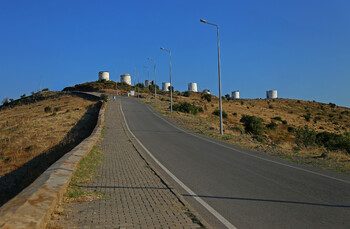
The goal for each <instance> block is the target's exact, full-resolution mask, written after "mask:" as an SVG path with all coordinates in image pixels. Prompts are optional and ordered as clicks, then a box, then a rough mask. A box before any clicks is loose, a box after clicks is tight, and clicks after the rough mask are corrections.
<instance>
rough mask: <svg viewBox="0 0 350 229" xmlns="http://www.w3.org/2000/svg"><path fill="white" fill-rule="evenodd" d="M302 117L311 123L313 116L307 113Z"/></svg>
mask: <svg viewBox="0 0 350 229" xmlns="http://www.w3.org/2000/svg"><path fill="white" fill-rule="evenodd" d="M301 117H304V118H305V120H306V121H307V122H309V121H310V118H311V115H310V113H307V114H306V115H302V116H301Z"/></svg>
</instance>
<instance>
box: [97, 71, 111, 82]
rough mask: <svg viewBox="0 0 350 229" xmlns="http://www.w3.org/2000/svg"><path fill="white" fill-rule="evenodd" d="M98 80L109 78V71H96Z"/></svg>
mask: <svg viewBox="0 0 350 229" xmlns="http://www.w3.org/2000/svg"><path fill="white" fill-rule="evenodd" d="M98 80H99V81H102V80H106V81H108V80H109V72H107V71H101V72H99V73H98Z"/></svg>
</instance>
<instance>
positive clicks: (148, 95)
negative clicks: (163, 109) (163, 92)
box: [143, 66, 150, 102]
mask: <svg viewBox="0 0 350 229" xmlns="http://www.w3.org/2000/svg"><path fill="white" fill-rule="evenodd" d="M143 67H144V68H146V69H147V75H148V102H150V101H149V100H150V99H149V85H150V81H149V70H148V66H143Z"/></svg>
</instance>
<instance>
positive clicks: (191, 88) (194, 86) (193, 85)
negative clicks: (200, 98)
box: [188, 83, 197, 92]
mask: <svg viewBox="0 0 350 229" xmlns="http://www.w3.org/2000/svg"><path fill="white" fill-rule="evenodd" d="M188 91H193V92H197V83H188Z"/></svg>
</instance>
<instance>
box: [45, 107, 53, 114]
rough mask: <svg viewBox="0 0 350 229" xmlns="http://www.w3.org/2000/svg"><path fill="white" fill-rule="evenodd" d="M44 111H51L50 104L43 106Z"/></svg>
mask: <svg viewBox="0 0 350 229" xmlns="http://www.w3.org/2000/svg"><path fill="white" fill-rule="evenodd" d="M44 111H45V112H46V113H49V112H51V111H52V108H51V107H50V106H47V107H45V108H44Z"/></svg>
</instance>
